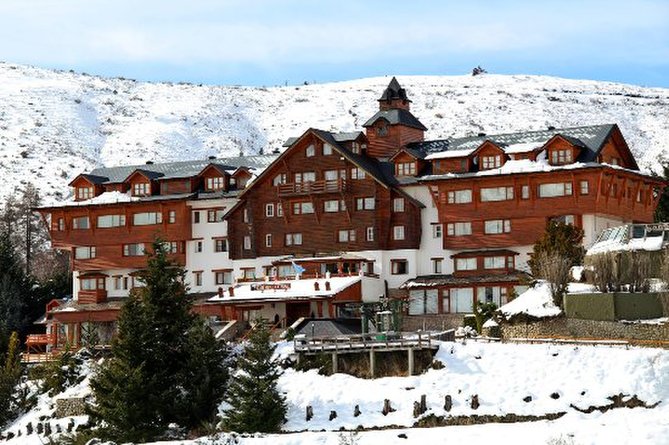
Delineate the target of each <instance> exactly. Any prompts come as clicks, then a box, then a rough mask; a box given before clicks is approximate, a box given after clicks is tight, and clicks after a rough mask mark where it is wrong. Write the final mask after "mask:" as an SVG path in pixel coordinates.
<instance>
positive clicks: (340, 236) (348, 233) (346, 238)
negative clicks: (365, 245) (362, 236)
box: [337, 229, 355, 243]
mask: <svg viewBox="0 0 669 445" xmlns="http://www.w3.org/2000/svg"><path fill="white" fill-rule="evenodd" d="M337 241H339V242H340V243H348V242H355V230H354V229H350V230H340V231H339V232H338V233H337Z"/></svg>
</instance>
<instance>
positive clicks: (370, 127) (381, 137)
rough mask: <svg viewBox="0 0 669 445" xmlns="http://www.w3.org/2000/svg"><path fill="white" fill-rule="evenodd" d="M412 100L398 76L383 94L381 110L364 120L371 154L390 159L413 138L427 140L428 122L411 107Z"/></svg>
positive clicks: (380, 101)
mask: <svg viewBox="0 0 669 445" xmlns="http://www.w3.org/2000/svg"><path fill="white" fill-rule="evenodd" d="M410 104H411V101H410V100H409V98H408V97H407V93H406V90H405V89H404V88H402V87H401V86H400V83H399V82H398V81H397V79H396V78H395V77H393V78H392V80H391V81H390V83H389V84H388V87H386V89H385V90H384V91H383V94H382V95H381V97H380V98H379V111H378V112H377V113H376V114H375V115H374V116H372V117H371V118H370V119H369V120H368V121H367V122H365V123H364V124H363V126H364V127H365V129H366V132H367V140H368V144H367V155H368V156H372V157H375V158H377V159H381V160H386V159H388V158H390V157H391V156H392V155H394V154H395V153H396V152H397V151H398V150H399V149H400V148H402V147H404V146H405V145H406V144H408V143H411V142H420V141H422V140H423V133H424V132H425V131H426V130H427V128H425V126H424V125H423V124H422V123H421V122H420V121H419V120H418V119H416V117H415V116H414V115H413V114H411V111H409V108H410Z"/></svg>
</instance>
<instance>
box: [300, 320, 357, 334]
mask: <svg viewBox="0 0 669 445" xmlns="http://www.w3.org/2000/svg"><path fill="white" fill-rule="evenodd" d="M312 329H313V334H314V335H315V336H316V337H332V336H337V335H356V334H361V333H362V323H361V321H360V319H357V318H355V319H339V320H329V319H316V320H313V319H312V320H304V321H303V322H302V323H301V324H300V325H299V326H298V327H297V329H296V330H295V331H296V332H297V333H298V334H304V335H306V336H307V337H311V333H312Z"/></svg>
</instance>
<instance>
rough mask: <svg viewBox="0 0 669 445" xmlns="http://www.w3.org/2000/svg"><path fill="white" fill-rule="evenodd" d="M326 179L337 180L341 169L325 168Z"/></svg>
mask: <svg viewBox="0 0 669 445" xmlns="http://www.w3.org/2000/svg"><path fill="white" fill-rule="evenodd" d="M324 179H325V180H326V181H336V180H337V179H339V171H338V170H325V174H324Z"/></svg>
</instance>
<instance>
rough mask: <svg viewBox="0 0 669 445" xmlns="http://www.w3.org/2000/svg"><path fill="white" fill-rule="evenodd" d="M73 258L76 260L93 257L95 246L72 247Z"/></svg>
mask: <svg viewBox="0 0 669 445" xmlns="http://www.w3.org/2000/svg"><path fill="white" fill-rule="evenodd" d="M74 258H76V259H78V260H88V259H91V258H95V246H87V247H76V248H75V249H74Z"/></svg>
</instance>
